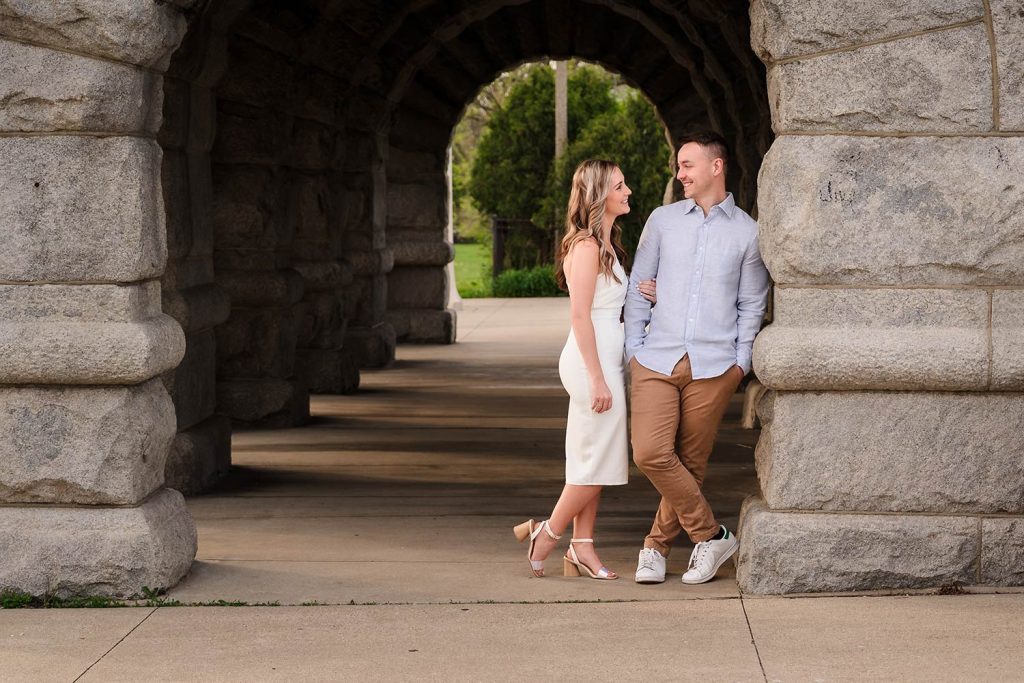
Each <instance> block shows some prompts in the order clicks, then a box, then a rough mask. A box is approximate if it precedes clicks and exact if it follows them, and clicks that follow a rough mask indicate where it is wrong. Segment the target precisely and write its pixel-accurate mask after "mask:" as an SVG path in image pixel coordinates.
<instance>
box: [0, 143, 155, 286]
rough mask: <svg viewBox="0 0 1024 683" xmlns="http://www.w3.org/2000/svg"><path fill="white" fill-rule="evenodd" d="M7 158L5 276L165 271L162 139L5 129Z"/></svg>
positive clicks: (68, 277)
mask: <svg viewBox="0 0 1024 683" xmlns="http://www.w3.org/2000/svg"><path fill="white" fill-rule="evenodd" d="M0 158H2V159H5V160H6V161H5V163H4V164H0V196H2V197H3V201H2V202H0V233H2V234H3V235H4V248H3V250H2V251H0V279H2V280H13V281H57V282H60V281H88V282H96V281H104V280H109V281H113V282H130V281H135V280H145V279H148V278H152V277H155V276H158V275H159V274H160V272H161V271H162V270H163V267H164V261H165V260H166V257H167V240H166V237H165V235H164V216H163V211H164V208H163V201H162V193H161V191H160V187H159V182H160V148H159V146H158V145H157V144H156V143H155V142H153V141H151V140H144V139H140V138H135V137H114V138H91V137H75V136H70V137H68V136H47V137H30V138H0Z"/></svg>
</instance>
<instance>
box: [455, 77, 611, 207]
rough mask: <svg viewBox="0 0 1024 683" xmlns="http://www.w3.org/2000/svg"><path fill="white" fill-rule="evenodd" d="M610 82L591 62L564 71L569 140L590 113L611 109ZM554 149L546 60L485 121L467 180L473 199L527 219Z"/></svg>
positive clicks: (544, 183) (552, 86) (539, 195)
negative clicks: (565, 73) (567, 75)
mask: <svg viewBox="0 0 1024 683" xmlns="http://www.w3.org/2000/svg"><path fill="white" fill-rule="evenodd" d="M613 85H614V83H613V81H612V79H611V77H610V76H609V75H608V74H607V73H605V72H604V71H603V70H601V69H598V68H596V67H592V66H586V65H581V66H576V67H575V68H573V69H572V70H571V71H570V73H569V78H568V86H569V87H568V98H567V99H568V110H569V117H568V118H569V121H568V128H569V130H568V133H569V142H570V144H571V143H572V141H573V140H575V139H576V138H577V137H578V136H579V135H580V134H581V132H582V131H583V130H584V129H585V128H586V127H587V125H588V124H589V123H590V122H591V121H592V120H593V119H595V118H596V117H598V116H599V115H601V114H604V113H606V112H610V111H614V110H615V109H616V107H617V105H616V102H615V99H614V98H613V97H612V86H613ZM554 155H555V77H554V72H553V71H552V69H551V67H550V66H549V65H547V64H535V65H532V66H531V67H529V68H528V71H527V75H526V78H525V80H523V81H521V82H519V83H517V84H516V85H515V86H514V87H513V88H512V90H511V91H510V92H509V94H508V96H507V97H506V98H505V99H504V101H503V102H502V103H501V106H499V107H498V108H497V109H496V110H495V111H494V112H493V114H492V116H491V118H490V120H489V121H488V122H487V126H486V129H485V131H484V133H483V136H482V137H481V139H480V144H479V146H478V147H477V150H476V157H475V158H474V160H473V166H472V169H471V177H470V179H469V182H468V189H469V193H470V194H471V195H472V197H473V201H474V203H475V204H476V205H477V207H478V208H479V209H480V210H481V211H482V212H484V213H486V214H489V215H492V216H500V217H502V218H521V219H530V218H531V217H532V216H533V215H534V214H535V213H537V211H538V209H539V208H540V204H541V201H542V200H543V198H544V195H545V192H546V190H547V187H548V183H549V178H548V176H549V175H550V173H551V162H552V159H554Z"/></svg>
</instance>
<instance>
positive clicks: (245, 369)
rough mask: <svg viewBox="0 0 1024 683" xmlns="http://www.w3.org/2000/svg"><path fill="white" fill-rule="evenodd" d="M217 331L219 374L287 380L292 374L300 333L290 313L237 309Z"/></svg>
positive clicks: (273, 310)
mask: <svg viewBox="0 0 1024 683" xmlns="http://www.w3.org/2000/svg"><path fill="white" fill-rule="evenodd" d="M216 333H217V374H218V376H220V377H223V378H227V377H277V378H280V379H284V378H286V377H290V376H291V375H292V372H293V369H294V365H295V346H296V341H297V336H296V329H295V321H294V320H293V318H292V316H291V315H290V314H289V313H287V312H285V311H282V310H279V309H255V308H236V309H234V310H233V311H232V312H231V317H230V318H228V320H227V321H226V322H224V323H223V324H221V325H218V326H217V328H216Z"/></svg>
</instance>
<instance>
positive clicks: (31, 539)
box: [0, 489, 196, 598]
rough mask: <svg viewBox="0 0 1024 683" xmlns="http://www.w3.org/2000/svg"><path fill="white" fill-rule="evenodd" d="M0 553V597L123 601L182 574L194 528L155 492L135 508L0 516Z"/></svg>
mask: <svg viewBox="0 0 1024 683" xmlns="http://www.w3.org/2000/svg"><path fill="white" fill-rule="evenodd" d="M0 549H2V552H0V591H6V590H14V591H19V592H23V593H29V594H31V595H36V596H41V595H52V596H57V597H72V596H79V597H81V596H90V595H97V596H98V595H102V596H108V597H119V598H128V597H133V596H141V595H142V589H143V587H146V588H149V589H151V590H156V589H160V588H169V587H171V586H173V585H175V584H176V583H178V581H180V580H181V579H182V578H183V577H184V576H185V574H187V573H188V570H189V568H190V567H191V566H192V560H193V559H194V558H195V555H196V527H195V523H194V522H193V520H192V515H191V514H189V511H188V509H187V508H186V507H185V499H184V498H183V497H182V495H181V494H180V493H178V492H177V491H172V490H169V489H161V490H159V491H157V492H156V493H154V494H153V495H152V496H150V497H149V498H147V499H146V500H145V501H144V502H143V503H142V504H141V505H139V506H136V507H84V506H83V507H49V506H32V507H3V508H0Z"/></svg>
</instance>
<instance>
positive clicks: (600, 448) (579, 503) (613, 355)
mask: <svg viewBox="0 0 1024 683" xmlns="http://www.w3.org/2000/svg"><path fill="white" fill-rule="evenodd" d="M631 194H632V191H631V190H630V189H629V187H627V186H626V182H625V179H624V178H623V176H622V171H620V170H619V168H618V166H616V165H615V164H613V163H612V162H610V161H603V160H588V161H584V162H583V163H581V164H580V165H579V166H578V167H577V168H576V172H575V173H574V174H573V177H572V192H571V194H570V195H569V209H568V213H567V215H566V220H565V236H564V237H563V238H562V243H561V246H560V248H559V250H558V259H557V262H556V264H555V273H556V277H557V278H558V284H559V286H560V287H562V288H563V289H567V290H568V291H569V307H570V310H571V319H572V328H571V330H570V331H569V338H568V340H567V341H566V342H565V348H563V349H562V355H561V357H560V358H559V361H558V374H559V376H560V377H561V379H562V385H563V386H564V387H565V390H566V391H567V392H569V419H568V424H567V427H566V433H565V488H563V489H562V495H561V496H560V497H559V499H558V502H557V503H556V504H555V508H554V510H552V511H551V516H550V517H549V518H548V519H547V520H545V521H543V522H541V523H540V524H535V523H534V521H533V520H532V519H531V520H529V521H527V522H523V523H522V524H520V525H518V526H516V527H515V534H516V538H518V539H519V541H520V542H523V541H525V540H527V539H529V540H530V544H529V549H528V550H527V557H528V559H529V561H530V566H531V568H532V570H533V574H534V576H537V577H542V576H544V559H545V558H546V557H547V556H548V554H549V553H550V552H551V551H552V549H553V548H554V547H555V542H556V541H557V540H558V539H559V538H561V534H562V532H563V531H564V530H565V528H566V527H567V526H568V525H569V522H570V521H571V522H573V538H572V540H571V541H570V542H569V549H568V552H567V553H566V555H565V557H564V558H563V567H564V572H565V575H566V576H580V575H581V573H585V574H586V575H587V576H589V577H590V578H592V579H606V580H607V579H617V578H619V577H618V576H617V575H616V574H615V572H613V571H611V570H610V569H608V568H607V567H605V566H604V565H603V564H602V563H601V560H600V558H599V557H598V555H597V551H596V550H595V548H594V541H593V535H594V522H595V519H596V518H597V508H598V503H599V502H600V499H601V488H602V487H603V486H615V485H621V484H625V483H626V481H627V478H628V454H627V436H626V391H625V381H624V379H623V374H622V373H623V331H622V323H621V322H620V314H621V311H622V304H623V301H624V300H625V297H626V287H627V285H628V278H627V277H626V272H625V270H624V269H623V267H622V264H621V261H622V259H623V258H624V257H625V251H624V250H623V248H622V242H621V229H620V228H619V227H618V226H616V225H615V219H616V218H617V217H619V216H621V215H623V214H626V213H629V196H630V195H631Z"/></svg>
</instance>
